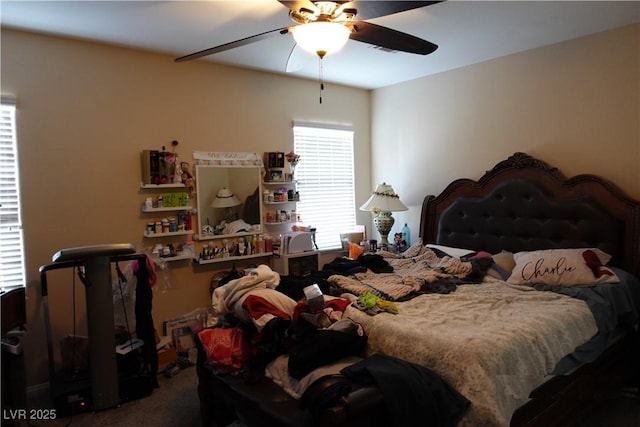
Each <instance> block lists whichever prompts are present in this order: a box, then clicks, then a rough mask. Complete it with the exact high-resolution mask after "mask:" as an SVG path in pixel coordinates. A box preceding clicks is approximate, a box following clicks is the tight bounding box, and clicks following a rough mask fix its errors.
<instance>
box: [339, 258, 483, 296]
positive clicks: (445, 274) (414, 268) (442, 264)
mask: <svg viewBox="0 0 640 427" xmlns="http://www.w3.org/2000/svg"><path fill="white" fill-rule="evenodd" d="M385 260H386V261H387V262H388V263H389V265H390V266H391V267H393V273H379V274H376V273H373V272H372V271H370V270H368V271H366V272H364V273H356V274H353V275H351V276H342V275H338V274H335V275H332V276H329V278H328V279H327V280H328V282H329V283H330V284H331V285H333V286H334V287H336V288H338V289H340V290H341V291H343V292H348V293H352V294H354V295H358V296H359V295H364V294H374V295H376V296H378V297H380V298H383V299H386V300H388V301H401V300H404V299H407V298H408V297H410V296H412V295H413V296H415V295H418V294H419V293H420V291H421V290H424V289H425V286H426V285H429V284H435V283H478V282H480V281H482V277H483V276H484V274H485V273H486V271H487V269H488V267H489V262H488V260H487V261H486V262H482V261H481V260H471V261H461V260H460V259H458V258H453V257H449V256H444V257H442V258H439V257H438V256H437V255H436V254H435V252H433V251H432V250H430V249H428V248H426V247H425V248H424V249H423V250H422V251H421V252H420V253H418V254H417V255H415V256H413V257H403V258H398V257H392V256H389V257H387V258H385Z"/></svg>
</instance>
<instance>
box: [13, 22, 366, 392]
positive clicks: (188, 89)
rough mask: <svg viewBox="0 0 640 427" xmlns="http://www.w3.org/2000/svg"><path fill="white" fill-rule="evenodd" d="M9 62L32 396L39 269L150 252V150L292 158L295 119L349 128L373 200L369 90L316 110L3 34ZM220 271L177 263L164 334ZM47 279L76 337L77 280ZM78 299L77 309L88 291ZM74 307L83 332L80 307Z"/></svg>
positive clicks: (338, 90) (221, 81)
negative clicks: (106, 247)
mask: <svg viewBox="0 0 640 427" xmlns="http://www.w3.org/2000/svg"><path fill="white" fill-rule="evenodd" d="M1 60H2V62H1V64H2V70H1V71H2V81H1V83H2V93H3V94H13V95H15V97H16V98H17V102H18V110H17V111H18V113H17V114H18V118H17V122H18V136H19V155H20V169H21V176H20V179H21V186H22V197H23V200H22V202H23V222H24V233H25V244H26V258H27V266H26V267H27V279H28V290H27V297H28V317H29V319H28V320H29V324H28V328H29V334H28V335H27V339H26V350H25V353H26V355H27V363H28V371H29V378H28V383H29V384H30V385H34V384H39V383H43V382H45V381H46V380H47V368H46V366H47V365H46V360H47V359H46V345H45V339H44V335H43V322H44V321H43V313H42V305H41V302H40V298H39V284H38V283H39V274H38V268H39V266H41V265H43V264H47V263H50V262H51V256H52V255H53V254H54V253H55V252H56V251H57V250H59V249H61V248H67V247H75V246H84V245H91V244H99V243H113V242H131V243H136V244H138V243H141V242H142V240H143V238H142V232H143V230H144V227H145V224H146V222H147V218H148V216H146V215H142V214H141V213H140V206H141V203H142V201H143V200H144V197H145V195H146V193H145V192H144V191H141V190H140V188H139V183H140V152H141V151H142V150H143V149H149V148H155V149H159V148H160V147H161V146H162V145H166V146H167V147H169V146H170V143H171V141H172V140H174V139H176V140H178V141H179V144H180V145H179V146H178V153H179V154H180V156H181V158H182V160H186V161H190V160H191V152H192V151H194V150H203V151H250V152H260V153H261V152H264V151H285V152H286V151H289V150H290V149H291V148H292V131H291V125H292V121H293V120H300V121H320V122H328V123H337V124H349V125H352V126H353V127H354V129H355V145H356V147H355V153H356V158H357V164H356V173H357V176H358V180H359V182H363V183H364V184H362V185H358V188H357V190H356V191H357V195H358V199H361V200H364V199H366V197H368V194H369V191H370V188H369V181H370V171H369V164H370V161H369V144H370V135H369V131H370V118H369V101H370V93H369V91H365V90H361V89H354V88H348V87H342V86H338V85H333V84H327V85H325V89H326V90H325V94H324V97H323V104H322V105H319V104H318V86H317V82H314V81H310V80H303V79H297V78H292V77H287V76H278V75H274V74H266V73H261V72H256V71H248V70H240V69H236V68H231V67H225V66H217V65H213V64H210V63H206V62H203V61H194V62H190V63H183V64H175V63H173V58H171V57H169V56H164V55H158V54H152V53H145V52H137V51H132V50H127V49H121V48H116V47H108V46H103V45H98V44H92V43H85V42H79V41H70V40H65V39H60V38H54V37H44V36H39V35H33V34H29V33H23V32H16V31H10V30H4V29H3V30H2V58H1ZM359 215H361V216H362V218H363V219H361V221H364V220H365V219H367V220H368V219H369V218H368V215H366V214H365V213H364V212H363V213H359ZM145 243H154V242H152V241H151V242H150V241H147V242H145ZM230 267H231V266H229V265H227V266H225V268H227V269H228V268H230ZM219 268H221V267H220V266H219V265H214V266H204V267H198V268H195V267H193V266H191V265H189V263H188V262H181V263H178V264H175V265H173V264H172V265H171V266H170V270H169V279H170V282H171V284H172V286H173V287H172V288H170V289H169V290H168V291H167V292H164V293H163V292H155V294H154V312H153V314H154V320H155V323H156V326H157V327H158V328H159V327H160V326H161V322H162V320H164V319H167V318H172V317H175V316H178V315H181V314H184V313H187V312H190V311H192V310H194V309H197V308H199V307H204V306H206V305H207V303H208V288H209V281H210V278H211V276H212V275H213V274H214V273H215V271H216V269H219ZM47 277H48V279H49V280H50V286H49V289H50V292H49V303H50V306H51V311H52V318H53V322H54V325H55V329H54V335H53V336H54V337H61V336H64V335H65V334H67V333H70V332H71V331H72V330H73V319H72V311H73V310H72V297H71V295H72V293H71V284H72V282H73V274H72V271H71V270H58V271H55V272H52V273H50V274H48V275H47ZM77 286H78V287H82V285H81V284H80V283H79V282H77ZM77 294H78V297H79V298H83V296H84V291H83V290H82V289H79V290H78V292H77ZM76 306H77V310H76V313H77V314H76V316H77V324H78V325H79V326H78V328H79V329H78V332H79V333H83V332H84V326H83V325H84V323H83V322H85V314H84V313H85V310H84V300H83V299H81V300H78V301H77V303H76Z"/></svg>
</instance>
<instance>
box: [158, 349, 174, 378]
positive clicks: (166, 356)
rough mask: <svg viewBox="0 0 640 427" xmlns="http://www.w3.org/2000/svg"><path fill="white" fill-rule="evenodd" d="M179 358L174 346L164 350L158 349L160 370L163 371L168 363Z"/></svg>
mask: <svg viewBox="0 0 640 427" xmlns="http://www.w3.org/2000/svg"><path fill="white" fill-rule="evenodd" d="M176 360H178V352H177V351H176V349H175V348H173V347H167V348H164V349H162V350H158V372H162V371H164V370H165V369H166V367H167V365H169V364H170V363H171V362H175V361H176Z"/></svg>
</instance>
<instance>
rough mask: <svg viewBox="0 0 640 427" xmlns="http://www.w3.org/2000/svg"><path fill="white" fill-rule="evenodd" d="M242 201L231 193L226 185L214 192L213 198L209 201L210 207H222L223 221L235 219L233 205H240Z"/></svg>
mask: <svg viewBox="0 0 640 427" xmlns="http://www.w3.org/2000/svg"><path fill="white" fill-rule="evenodd" d="M241 204H242V202H241V201H240V199H239V198H238V196H236V195H235V194H233V192H232V191H231V190H229V189H228V188H226V187H223V188H221V189H220V190H219V191H218V194H216V197H215V199H213V201H212V202H211V205H210V206H211V207H212V208H222V209H224V220H225V221H235V219H236V218H235V213H234V212H233V207H234V206H238V205H241Z"/></svg>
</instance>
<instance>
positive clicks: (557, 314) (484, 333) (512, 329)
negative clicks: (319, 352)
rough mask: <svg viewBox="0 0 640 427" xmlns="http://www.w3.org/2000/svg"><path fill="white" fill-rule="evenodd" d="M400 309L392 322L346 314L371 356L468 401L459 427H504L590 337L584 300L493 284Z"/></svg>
mask: <svg viewBox="0 0 640 427" xmlns="http://www.w3.org/2000/svg"><path fill="white" fill-rule="evenodd" d="M398 306H399V314H397V315H394V314H389V313H381V314H378V315H376V316H369V315H367V314H365V313H363V312H361V311H359V310H357V309H355V308H354V307H349V308H348V309H347V311H346V312H345V315H346V316H348V317H350V318H351V319H353V320H354V321H356V322H359V323H360V324H361V325H362V326H363V327H364V329H365V331H366V333H367V335H368V336H369V341H368V342H369V345H368V350H369V352H370V353H374V352H382V353H385V354H387V355H392V356H395V357H399V358H401V359H405V360H408V361H411V362H414V363H418V364H421V365H424V366H426V367H428V368H430V369H432V370H433V371H435V372H436V373H438V374H439V375H440V376H441V377H442V378H444V379H445V380H446V381H447V382H449V384H450V385H451V386H453V387H455V389H456V390H458V391H459V392H460V393H462V394H463V395H464V396H465V397H467V398H468V399H469V400H470V401H471V402H472V404H471V407H470V408H469V411H468V412H467V414H466V416H465V417H464V419H463V420H462V421H461V423H460V425H461V426H508V425H509V421H510V419H511V415H512V414H513V412H514V411H515V409H516V408H517V407H518V406H520V405H521V404H523V403H524V402H525V401H526V400H527V397H528V395H529V393H530V391H531V390H532V389H534V388H535V387H536V386H538V385H539V384H541V383H542V382H543V381H544V377H545V375H547V374H548V373H549V372H550V371H551V370H552V369H553V367H554V365H555V364H556V363H557V362H558V361H559V360H560V359H561V358H562V357H563V356H565V355H566V354H568V353H570V352H572V351H573V350H574V349H575V348H576V347H577V346H579V345H581V344H583V343H584V342H586V341H588V340H589V338H591V337H592V336H593V335H594V334H595V333H596V324H595V320H594V318H593V316H592V314H591V311H590V310H589V308H588V307H587V305H586V304H585V303H584V302H583V301H580V300H577V299H573V298H570V297H567V296H564V295H558V294H555V293H552V292H539V291H535V290H531V288H527V287H518V286H510V285H508V284H506V283H505V282H501V281H496V280H494V279H491V278H487V279H485V283H482V284H478V285H461V286H458V288H457V290H456V291H455V292H453V293H450V294H447V295H442V294H428V295H421V296H418V297H416V298H413V299H412V300H409V301H406V302H401V303H398Z"/></svg>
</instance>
